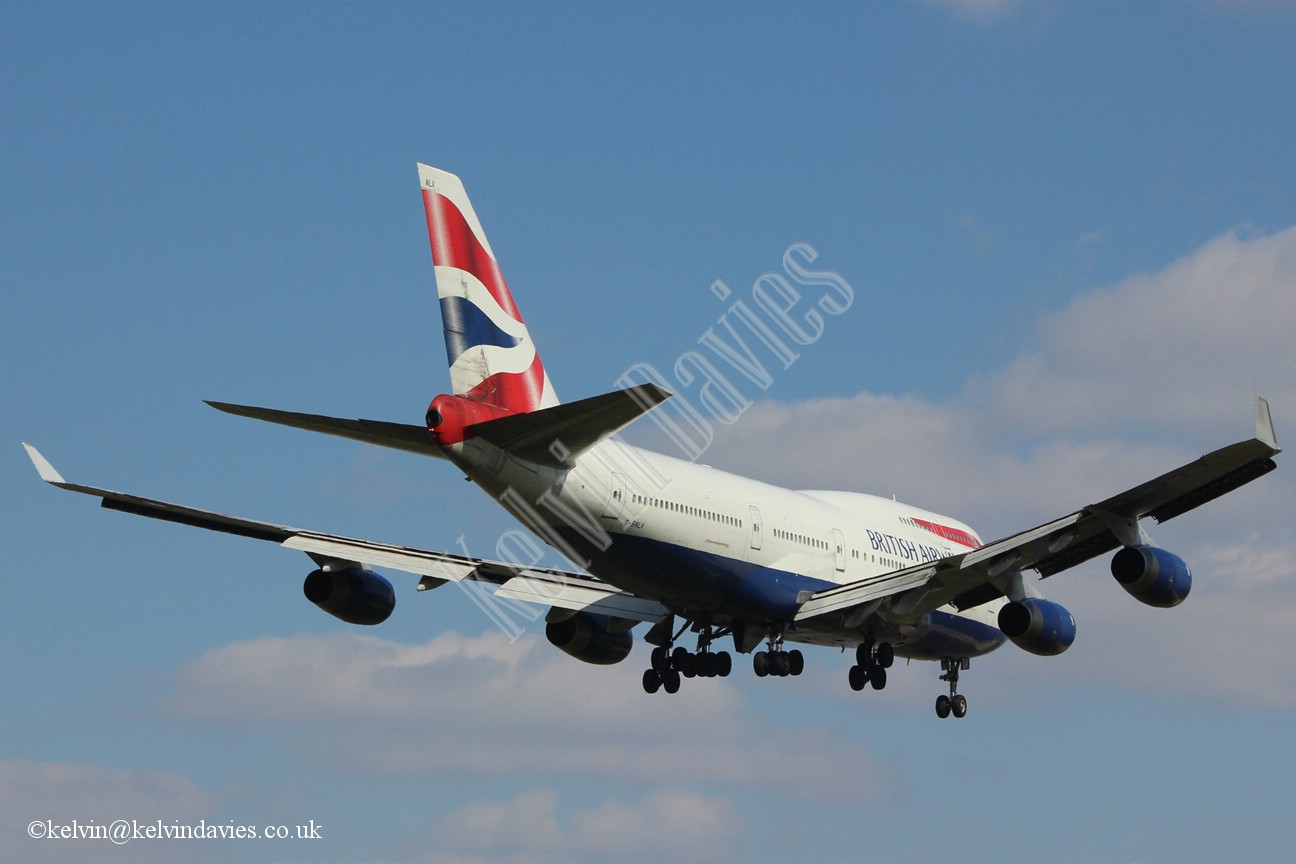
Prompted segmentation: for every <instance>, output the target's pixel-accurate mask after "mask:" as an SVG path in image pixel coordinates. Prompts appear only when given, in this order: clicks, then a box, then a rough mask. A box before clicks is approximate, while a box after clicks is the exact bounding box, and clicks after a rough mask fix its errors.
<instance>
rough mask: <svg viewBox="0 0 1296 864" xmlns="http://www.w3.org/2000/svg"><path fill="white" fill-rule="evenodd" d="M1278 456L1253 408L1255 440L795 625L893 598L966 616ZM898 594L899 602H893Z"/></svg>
mask: <svg viewBox="0 0 1296 864" xmlns="http://www.w3.org/2000/svg"><path fill="white" fill-rule="evenodd" d="M1280 452H1281V450H1280V448H1279V447H1278V442H1277V439H1276V436H1275V435H1274V428H1273V420H1272V418H1271V416H1270V413H1269V403H1268V402H1266V401H1265V400H1264V399H1257V400H1256V432H1255V437H1254V438H1251V439H1249V440H1246V441H1240V442H1238V443H1236V444H1230V445H1229V446H1227V447H1222V448H1220V449H1219V450H1215V451H1213V452H1211V453H1207V454H1206V455H1205V456H1202V457H1201V458H1200V459H1197V460H1195V461H1193V462H1189V463H1188V464H1187V465H1183V466H1181V467H1179V468H1176V469H1174V470H1173V471H1169V472H1167V473H1165V474H1162V475H1161V476H1160V477H1157V478H1156V479H1154V480H1149V481H1148V482H1146V483H1142V484H1140V485H1138V486H1135V487H1134V488H1132V489H1127V490H1126V491H1124V492H1122V493H1120V494H1119V495H1114V496H1112V497H1111V498H1108V499H1106V500H1104V501H1100V502H1099V503H1097V504H1091V505H1089V506H1088V507H1084V508H1082V509H1080V510H1077V511H1076V512H1074V513H1070V514H1068V515H1066V516H1063V517H1061V518H1060V519H1054V520H1053V521H1051V522H1045V523H1044V524H1043V525H1038V526H1036V527H1034V528H1031V529H1030V530H1028V531H1022V532H1020V533H1018V534H1013V535H1011V536H1009V537H1005V538H1003V539H1001V540H996V541H994V542H992V543H987V544H985V545H984V546H981V547H980V548H978V549H974V550H972V551H969V552H962V553H959V554H956V555H950V556H948V557H946V558H942V559H939V560H937V561H931V562H927V563H925V564H920V565H918V566H915V567H909V568H906V569H904V570H897V571H894V572H891V573H883V574H879V575H877V576H872V577H869V578H867V579H862V580H859V581H857V582H850V583H847V584H845V585H841V586H838V587H835V588H829V589H826V590H823V591H818V592H815V593H814V594H812V595H811V596H810V597H809V598H808V599H807V600H806V602H805V603H803V604H802V605H801V607H800V610H799V611H798V613H797V615H796V620H798V621H801V620H805V619H808V618H814V617H817V616H819V615H825V614H829V613H844V614H846V615H847V616H848V617H849V615H850V610H852V609H857V608H858V609H864V608H867V606H868V604H871V603H874V602H875V601H877V600H879V599H882V598H886V597H894V598H895V599H893V600H892V601H891V602H892V612H893V614H899V615H901V616H906V617H912V618H918V617H920V616H922V615H923V614H926V613H927V612H929V611H931V610H933V609H936V608H938V607H940V606H943V605H945V604H947V603H949V604H953V605H954V606H955V607H956V608H958V609H967V608H971V607H973V606H979V605H981V604H982V603H988V602H989V601H991V600H994V599H996V598H998V597H1001V596H1004V594H1005V593H1006V591H1005V586H1006V584H1007V583H1006V582H1005V579H1004V578H1000V577H1005V578H1008V577H1010V575H1011V574H1016V573H1019V572H1021V571H1023V570H1037V571H1038V572H1039V573H1040V575H1041V577H1048V576H1052V575H1053V574H1055V573H1060V572H1062V571H1063V570H1066V569H1069V568H1071V567H1074V566H1076V565H1077V564H1081V563H1083V562H1085V561H1088V560H1089V559H1090V558H1094V557H1096V556H1098V555H1101V554H1103V553H1104V552H1110V551H1112V550H1113V549H1116V548H1118V547H1119V546H1122V545H1134V544H1136V543H1141V542H1147V538H1146V535H1145V534H1143V533H1142V529H1141V528H1140V527H1139V524H1138V523H1139V520H1140V519H1142V518H1144V517H1145V516H1151V517H1152V518H1153V519H1155V520H1156V521H1157V522H1165V521H1167V520H1169V519H1173V518H1174V517H1175V516H1178V515H1180V514H1183V513H1186V512H1188V511H1189V510H1192V509H1194V508H1196V507H1199V506H1201V505H1202V504H1205V503H1206V502H1208V501H1212V500H1214V499H1215V498H1218V497H1219V496H1221V495H1224V494H1225V493H1227V492H1231V491H1233V490H1234V489H1237V488H1238V487H1240V486H1243V485H1245V484H1247V483H1250V482H1251V481H1252V480H1255V479H1256V478H1258V477H1261V476H1263V475H1265V474H1268V473H1269V472H1270V471H1272V470H1274V468H1275V467H1277V466H1276V465H1275V463H1274V461H1273V457H1274V456H1276V455H1278V453H1280ZM900 594H903V595H904V596H903V597H898V596H896V595H900Z"/></svg>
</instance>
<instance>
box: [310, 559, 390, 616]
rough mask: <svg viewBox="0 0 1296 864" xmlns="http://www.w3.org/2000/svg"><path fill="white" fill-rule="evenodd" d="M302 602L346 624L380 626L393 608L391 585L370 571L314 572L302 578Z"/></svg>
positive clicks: (357, 568)
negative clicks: (305, 600)
mask: <svg viewBox="0 0 1296 864" xmlns="http://www.w3.org/2000/svg"><path fill="white" fill-rule="evenodd" d="M302 591H303V592H305V594H306V599H307V600H309V601H311V602H312V603H314V604H315V605H316V606H318V607H319V608H321V609H323V610H324V611H325V612H327V613H329V614H330V615H332V616H333V617H334V618H341V619H342V620H343V621H345V622H347V623H348V624H381V623H382V622H384V621H386V620H387V617H388V616H389V615H391V613H392V610H393V609H395V608H396V591H395V590H394V589H393V588H392V584H391V583H390V582H388V581H387V580H386V579H384V578H383V577H381V576H379V575H378V574H377V573H374V572H373V571H371V570H364V569H361V568H359V567H350V568H347V569H344V570H315V571H312V572H311V574H310V575H309V576H307V577H306V582H305V584H303V585H302Z"/></svg>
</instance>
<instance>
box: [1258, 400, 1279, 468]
mask: <svg viewBox="0 0 1296 864" xmlns="http://www.w3.org/2000/svg"><path fill="white" fill-rule="evenodd" d="M1255 437H1256V440H1258V441H1260V443H1262V444H1264V445H1265V446H1267V447H1269V448H1270V449H1272V450H1273V451H1274V453H1275V454H1278V453H1281V452H1282V448H1281V447H1279V446H1278V436H1277V435H1275V434H1274V425H1273V417H1272V416H1270V414H1269V400H1267V399H1265V398H1264V397H1263V396H1257V397H1256V433H1255Z"/></svg>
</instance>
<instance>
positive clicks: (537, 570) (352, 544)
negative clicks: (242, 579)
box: [23, 443, 669, 623]
mask: <svg viewBox="0 0 1296 864" xmlns="http://www.w3.org/2000/svg"><path fill="white" fill-rule="evenodd" d="M23 447H25V448H26V450H27V455H28V457H29V458H30V459H31V461H32V464H33V465H34V466H35V467H36V471H37V473H39V474H40V477H41V479H42V480H44V481H45V482H46V483H49V484H50V485H52V486H56V487H58V488H60V489H67V490H68V491H71V492H80V493H82V494H84V495H91V496H94V497H97V498H99V499H101V501H100V506H102V507H105V508H107V509H109V510H120V511H122V512H124V513H133V514H135V515H138V516H147V517H149V518H151V519H161V520H163V521H166V522H176V523H179V524H182V525H191V526H193V527H195V528H204V529H206V530H209V531H220V532H224V533H226V534H236V535H238V536H240V537H251V538H253V539H256V540H267V541H270V542H272V543H278V544H279V545H281V546H284V547H285V548H288V549H297V550H299V551H302V552H305V553H306V554H307V555H309V556H310V557H311V558H312V559H313V560H314V561H315V562H316V563H317V564H318V565H320V566H324V565H325V564H336V563H354V564H362V565H364V566H374V567H385V568H390V569H393V570H400V571H402V572H405V573H413V574H415V575H417V576H421V577H422V579H421V580H420V581H419V585H418V587H419V590H420V591H424V590H428V589H430V588H436V587H438V586H440V585H443V584H445V583H446V582H461V581H464V580H469V581H474V582H481V583H486V584H490V585H494V586H496V589H495V592H494V594H495V596H498V597H502V598H506V599H511V600H519V601H522V602H527V603H537V604H541V605H545V606H551V607H557V608H559V609H570V610H573V611H587V612H596V613H601V614H606V615H611V616H613V617H616V618H624V619H629V620H633V621H646V622H654V623H655V622H657V621H660V620H661V619H663V618H665V617H666V616H667V615H668V614H669V613H668V611H667V609H666V608H665V607H664V606H662V605H661V604H660V603H658V602H657V601H655V600H652V599H650V598H647V597H641V596H639V595H636V594H631V593H628V592H626V591H622V590H620V589H618V588H615V587H613V586H612V585H609V584H608V583H606V582H603V581H600V580H598V579H595V578H594V577H593V576H590V575H589V574H586V573H580V572H577V571H572V570H561V569H557V568H546V567H528V566H523V565H518V564H514V563H511V562H508V561H497V560H492V559H488V558H472V557H469V556H465V555H455V554H453V553H450V552H438V551H430V550H425V549H416V548H413V547H410V546H397V545H394V544H390V543H378V542H374V541H371V540H359V539H355V538H351V537H340V536H337V535H334V534H324V533H321V532H317V531H307V530H303V529H300V528H293V527H291V526H288V525H280V524H277V523H273V522H261V521H258V520H254V519H245V518H242V517H240V516H230V515H228V514H225V513H215V512H213V511H210V510H200V509H198V508H196V507H189V506H186V505H183V504H175V503H172V502H169V501H160V500H157V499H155V498H144V497H141V496H138V495H129V494H126V493H123V492H114V491H112V490H110V489H100V488H98V487H96V486H83V485H80V484H77V483H69V482H67V481H66V480H65V479H64V478H63V475H61V474H59V472H58V471H57V470H55V468H54V466H53V465H51V464H50V462H49V460H47V459H46V458H45V457H44V456H43V455H41V453H40V451H39V450H37V449H36V448H35V447H33V446H32V445H30V444H27V443H24V444H23Z"/></svg>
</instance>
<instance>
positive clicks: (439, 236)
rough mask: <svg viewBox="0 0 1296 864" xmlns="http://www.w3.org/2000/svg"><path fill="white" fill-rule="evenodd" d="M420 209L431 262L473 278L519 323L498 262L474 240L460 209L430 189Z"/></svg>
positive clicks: (426, 192) (519, 316)
mask: <svg viewBox="0 0 1296 864" xmlns="http://www.w3.org/2000/svg"><path fill="white" fill-rule="evenodd" d="M423 209H424V210H425V211H426V212H427V221H428V239H429V240H430V241H431V243H432V262H433V263H434V264H436V265H438V266H441V267H456V268H458V269H460V270H464V271H467V272H468V273H471V274H472V275H474V276H476V277H477V279H478V280H479V281H480V282H481V283H482V284H483V285H485V286H486V290H487V291H489V292H490V295H491V296H492V297H494V298H495V302H496V303H498V304H499V306H500V308H501V309H503V310H504V311H505V312H507V313H508V315H509V317H511V318H512V319H513V320H514V321H518V322H521V320H522V316H521V315H520V314H519V313H518V310H517V304H515V303H514V302H513V295H512V294H511V293H510V292H509V288H508V283H507V282H505V281H504V274H503V273H501V272H500V268H499V263H498V262H496V260H495V259H494V258H493V257H491V254H490V253H489V252H487V251H486V249H485V247H483V246H482V245H481V241H479V240H478V239H477V235H476V234H474V233H473V230H472V228H471V227H469V225H468V220H466V219H464V216H463V214H462V213H460V212H459V208H458V207H456V206H455V205H454V202H452V201H451V200H450V199H449V198H447V197H445V196H444V195H441V194H439V193H437V192H433V191H432V190H430V189H424V190H423Z"/></svg>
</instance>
